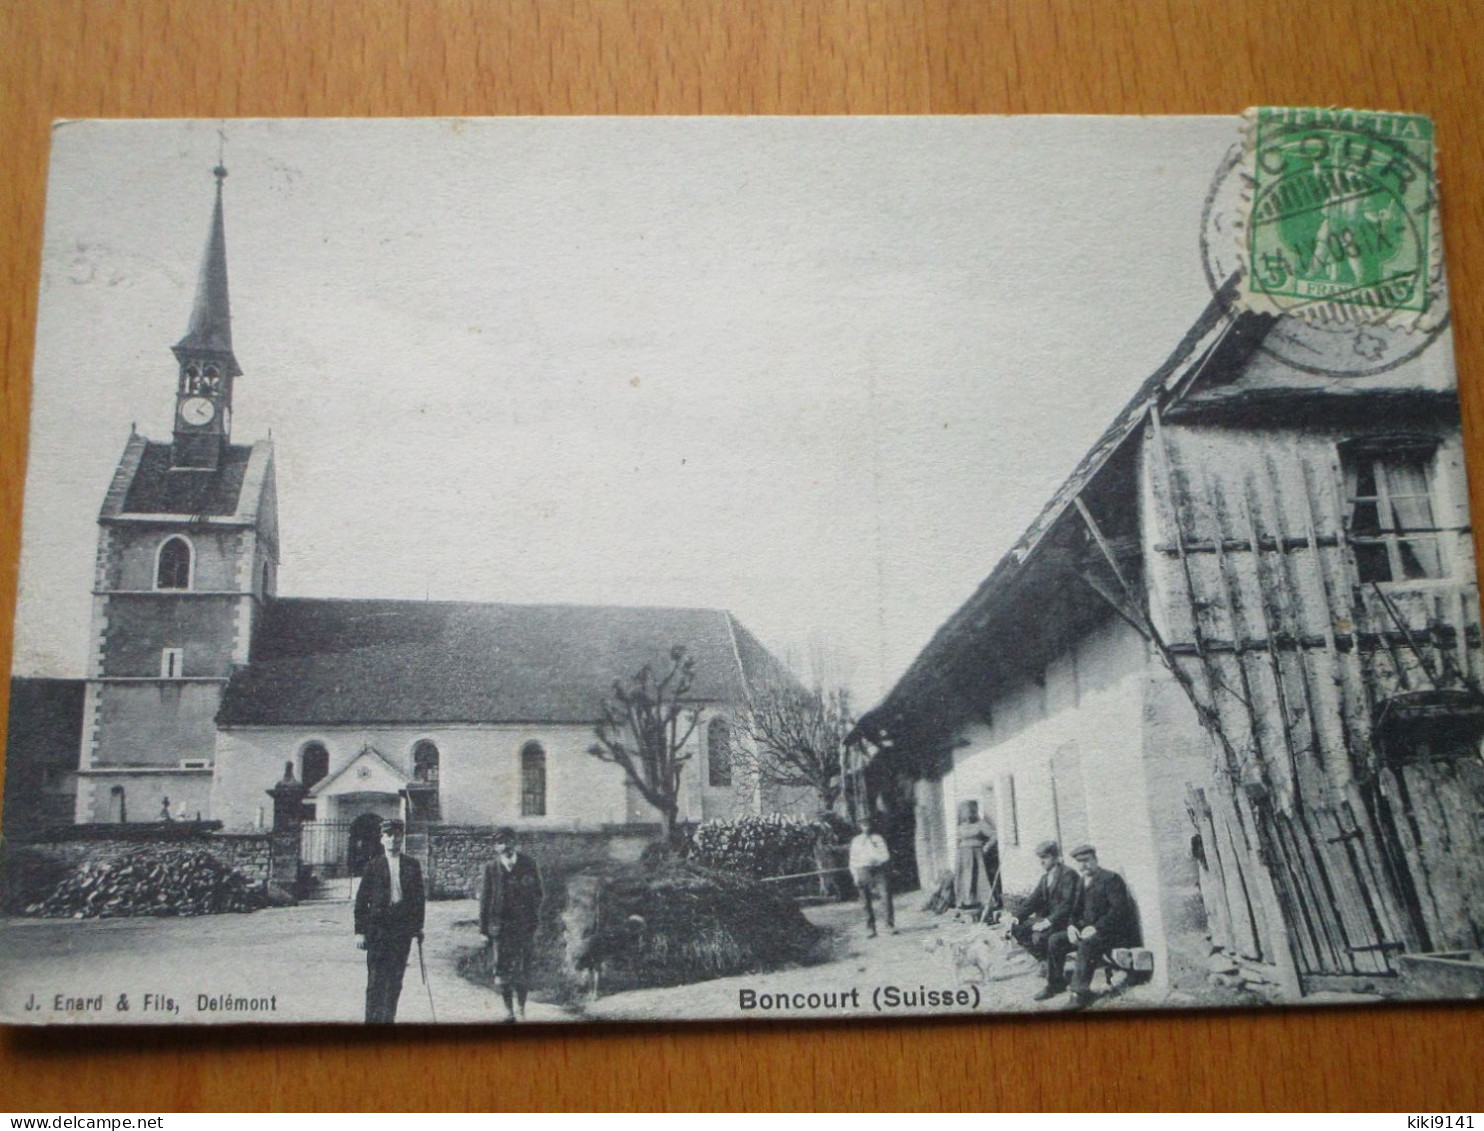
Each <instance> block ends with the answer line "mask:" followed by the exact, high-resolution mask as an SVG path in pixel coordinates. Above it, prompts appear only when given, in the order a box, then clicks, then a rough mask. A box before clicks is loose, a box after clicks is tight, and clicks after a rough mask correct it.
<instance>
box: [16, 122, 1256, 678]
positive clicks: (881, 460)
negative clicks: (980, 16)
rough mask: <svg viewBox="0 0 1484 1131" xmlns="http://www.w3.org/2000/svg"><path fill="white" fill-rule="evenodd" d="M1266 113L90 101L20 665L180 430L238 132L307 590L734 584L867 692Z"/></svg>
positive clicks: (1194, 310) (62, 149)
mask: <svg viewBox="0 0 1484 1131" xmlns="http://www.w3.org/2000/svg"><path fill="white" fill-rule="evenodd" d="M223 135H224V138H225V140H224V141H223ZM1237 137H1238V134H1237V119H1235V118H1207V119H1199V118H1142V119H1140V118H855V119H844V118H812V119H811V118H750V119H749V118H649V119H633V118H630V119H615V118H607V119H596V118H587V119H584V118H568V119H549V118H548V119H472V120H470V119H459V120H402V121H376V122H373V121H353V120H336V121H292V120H285V121H229V122H226V123H220V122H215V121H209V122H206V121H203V122H170V121H154V122H73V123H65V124H60V125H58V126H57V127H56V128H55V130H54V133H53V152H52V167H51V177H50V187H49V196H48V202H47V216H46V234H45V249H44V252H43V263H42V282H41V302H40V313H39V318H38V330H37V343H36V354H35V358H36V360H35V369H34V379H33V394H32V421H31V440H30V456H29V467H28V472H27V484H26V501H25V512H24V519H23V536H22V547H23V549H22V561H21V575H20V598H19V607H18V610H17V619H16V638H15V660H14V670H15V672H16V674H18V675H37V676H74V677H75V676H81V675H83V674H84V673H85V671H86V654H87V647H88V632H89V617H90V614H91V596H90V588H91V583H92V577H91V574H92V561H93V553H94V549H95V546H96V540H97V525H96V520H97V514H98V508H99V507H100V505H101V503H102V500H103V494H104V491H105V489H106V487H107V485H108V482H109V479H110V477H111V474H112V472H113V469H114V467H115V465H116V463H117V460H118V457H119V455H120V453H121V452H122V450H123V446H124V443H125V441H126V440H127V438H128V435H129V429H130V426H131V423H132V424H136V425H137V427H138V429H139V430H140V431H141V432H143V433H144V434H145V435H147V436H149V437H151V438H153V439H159V440H168V439H169V437H170V429H171V424H172V415H173V411H174V387H175V376H176V370H175V362H174V359H173V357H172V356H171V354H170V351H169V347H170V345H171V344H172V343H174V342H175V341H176V340H178V339H179V338H180V337H181V335H182V334H183V333H184V332H185V328H186V323H187V320H188V317H189V314H190V309H191V300H192V296H193V294H194V289H195V282H196V275H197V271H198V268H199V264H200V259H201V254H202V251H203V248H204V246H205V241H206V235H207V228H208V223H209V220H210V215H211V204H212V193H213V184H214V182H213V179H212V175H211V169H212V167H213V166H214V165H215V164H216V163H217V160H218V155H219V153H220V154H222V155H223V157H224V160H225V164H226V166H227V168H228V170H229V174H230V175H229V176H228V178H227V181H226V185H225V197H224V199H225V213H226V231H227V263H228V270H229V274H230V286H231V299H232V316H233V317H232V332H233V340H234V345H235V349H236V354H237V358H238V361H239V362H240V363H241V365H242V368H243V370H244V376H243V377H241V378H240V379H239V380H238V382H237V384H236V387H235V392H234V406H233V408H234V412H233V421H232V430H233V440H234V441H235V442H237V443H248V442H251V441H253V440H255V439H258V438H260V437H263V436H266V435H268V434H269V433H270V432H271V435H272V438H273V441H274V445H275V457H276V462H277V478H278V491H279V506H280V520H279V522H280V532H281V547H282V562H281V566H280V571H279V592H280V593H281V594H282V595H284V596H319V597H395V598H413V599H423V598H426V599H432V600H469V601H508V602H518V603H571V604H633V605H667V606H704V607H713V608H726V609H730V610H731V611H732V612H733V613H734V614H736V616H737V617H738V618H739V619H740V620H741V622H742V623H743V624H744V625H746V626H747V627H748V628H749V629H751V630H752V632H754V633H755V634H756V635H757V636H758V637H759V638H760V639H761V640H762V641H763V642H764V643H765V644H766V645H767V646H768V647H769V648H770V649H772V650H773V651H774V652H775V653H776V654H777V655H779V656H780V657H782V658H784V659H786V660H788V661H789V662H790V663H792V664H793V665H794V666H795V668H796V670H799V671H800V673H801V674H803V675H805V676H806V677H807V676H810V675H812V674H813V673H812V672H811V670H810V669H811V668H812V667H814V666H816V665H817V664H818V662H819V661H818V659H817V658H818V657H821V656H822V657H824V667H825V669H826V670H825V671H824V672H823V673H822V674H824V675H825V676H826V677H827V678H830V679H831V680H835V681H844V682H845V683H847V684H848V685H849V686H850V687H851V688H852V689H853V691H854V693H855V697H856V702H857V703H858V704H859V705H861V706H865V705H869V704H870V703H873V702H875V701H876V700H877V699H878V698H879V697H880V696H881V695H882V694H883V693H884V692H885V691H886V690H888V689H889V688H890V686H891V684H892V683H893V682H894V681H895V680H896V678H898V677H899V676H900V675H901V673H902V672H903V671H904V670H905V669H906V667H907V666H908V665H909V664H910V663H911V661H912V660H913V658H914V657H915V656H916V655H917V653H918V652H919V651H920V650H921V648H922V647H923V645H924V644H926V643H927V641H928V639H929V638H930V637H931V636H932V634H933V632H934V631H935V630H936V629H937V628H938V626H939V625H941V624H942V622H943V621H944V620H945V619H946V618H947V617H948V616H949V615H950V614H951V613H952V612H953V611H954V610H955V609H956V608H957V607H958V606H959V605H960V604H961V603H962V602H963V601H964V600H965V599H967V597H968V596H969V595H970V593H971V592H972V591H973V590H974V588H975V587H976V586H977V585H978V584H979V582H980V581H981V580H983V578H984V577H985V576H986V575H987V574H988V573H989V571H990V569H991V568H992V567H993V565H994V563H995V562H996V561H997V560H998V559H999V557H1000V556H1001V555H1002V554H1003V553H1004V552H1005V551H1006V550H1007V549H1008V548H1009V547H1010V546H1011V545H1012V544H1013V543H1014V541H1015V540H1016V538H1017V537H1018V536H1019V535H1020V533H1021V532H1022V531H1023V530H1024V529H1025V528H1026V526H1027V525H1028V524H1029V523H1030V521H1031V520H1032V519H1033V518H1034V517H1035V515H1036V513H1037V512H1038V511H1039V510H1040V509H1041V507H1042V506H1043V505H1044V504H1045V502H1046V501H1047V499H1048V498H1049V497H1050V496H1051V494H1052V492H1053V491H1054V490H1055V489H1056V487H1057V486H1058V484H1059V483H1060V482H1061V481H1062V480H1063V479H1064V478H1065V476H1066V475H1067V474H1068V472H1070V470H1071V469H1072V467H1073V466H1074V465H1075V464H1076V462H1077V460H1078V459H1079V458H1080V457H1081V455H1082V454H1083V453H1084V452H1085V451H1086V449H1087V448H1088V447H1089V446H1090V445H1091V443H1092V441H1093V440H1095V439H1096V437H1097V436H1098V435H1099V433H1101V431H1102V430H1103V429H1104V428H1105V427H1106V426H1107V424H1108V422H1109V421H1110V420H1111V419H1112V418H1113V416H1114V415H1115V414H1116V413H1117V411H1118V409H1119V408H1120V407H1122V405H1123V404H1124V402H1125V401H1126V400H1127V399H1128V398H1129V397H1130V396H1131V395H1132V393H1133V391H1134V390H1135V389H1136V388H1137V387H1138V385H1139V384H1140V382H1141V381H1142V380H1143V379H1144V377H1146V376H1147V375H1148V374H1149V373H1150V372H1151V371H1153V370H1154V369H1155V368H1156V367H1157V366H1158V365H1159V364H1160V362H1161V361H1163V360H1164V358H1165V357H1166V356H1167V355H1168V354H1169V353H1170V352H1171V351H1172V350H1173V349H1174V347H1175V345H1176V344H1177V343H1178V342H1179V340H1180V338H1181V336H1182V335H1183V334H1184V333H1185V331H1186V330H1187V329H1188V328H1189V326H1190V325H1191V323H1192V322H1194V321H1195V319H1196V318H1197V317H1198V316H1199V314H1200V313H1201V311H1202V309H1203V308H1204V307H1205V305H1206V304H1207V302H1208V301H1209V299H1210V292H1209V288H1208V286H1207V283H1206V280H1205V275H1204V272H1203V270H1202V266H1201V259H1200V245H1199V238H1200V219H1201V209H1202V205H1203V202H1204V199H1205V196H1206V193H1207V191H1208V189H1209V187H1210V184H1211V181H1212V179H1213V178H1214V176H1215V174H1216V171H1217V169H1218V167H1219V165H1220V163H1221V161H1222V158H1223V157H1224V156H1225V154H1226V153H1227V151H1228V149H1229V148H1230V147H1231V146H1232V145H1233V144H1234V143H1235V142H1236V141H1237ZM811 658H814V659H811Z"/></svg>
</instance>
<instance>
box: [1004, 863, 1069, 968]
mask: <svg viewBox="0 0 1484 1131" xmlns="http://www.w3.org/2000/svg"><path fill="white" fill-rule="evenodd" d="M1036 855H1037V856H1038V857H1039V858H1040V860H1041V872H1042V875H1041V878H1040V879H1039V880H1038V881H1036V887H1035V890H1033V891H1032V892H1031V897H1030V899H1028V900H1027V901H1026V903H1025V905H1024V906H1023V907H1022V908H1021V909H1020V914H1019V915H1018V916H1015V917H1013V918H1011V920H1010V937H1011V938H1013V939H1014V940H1015V941H1016V942H1018V943H1019V944H1020V945H1021V946H1023V947H1025V949H1026V950H1028V951H1030V952H1031V953H1032V954H1033V955H1035V956H1036V958H1038V959H1039V960H1040V961H1042V962H1045V961H1046V943H1047V940H1048V939H1050V938H1051V937H1052V936H1054V935H1059V934H1065V933H1066V929H1067V927H1068V926H1069V925H1070V924H1071V922H1072V911H1073V910H1074V909H1075V907H1076V905H1077V892H1078V890H1079V889H1080V888H1081V886H1082V882H1081V881H1080V880H1078V879H1077V873H1076V872H1074V871H1072V869H1070V868H1068V867H1067V866H1066V865H1065V864H1063V863H1062V862H1061V846H1060V845H1058V844H1057V843H1056V841H1054V840H1043V841H1042V842H1041V843H1040V844H1038V845H1036Z"/></svg>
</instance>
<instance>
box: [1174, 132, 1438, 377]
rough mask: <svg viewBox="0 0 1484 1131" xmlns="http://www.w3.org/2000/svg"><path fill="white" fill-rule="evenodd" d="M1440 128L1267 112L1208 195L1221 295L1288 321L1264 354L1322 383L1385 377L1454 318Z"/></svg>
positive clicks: (1209, 252)
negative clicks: (1441, 197)
mask: <svg viewBox="0 0 1484 1131" xmlns="http://www.w3.org/2000/svg"><path fill="white" fill-rule="evenodd" d="M1434 159H1435V145H1434V138H1433V126H1432V122H1431V121H1430V120H1429V119H1427V118H1426V117H1423V116H1420V115H1416V114H1391V113H1373V112H1362V111H1356V110H1342V109H1317V108H1301V107H1300V108H1295V107H1261V108H1255V109H1252V110H1249V111H1248V112H1247V113H1246V115H1245V116H1244V123H1243V137H1242V141H1241V143H1240V144H1239V145H1236V146H1234V147H1233V149H1232V152H1231V153H1230V154H1229V155H1228V158H1227V160H1226V161H1225V162H1224V163H1223V165H1222V167H1221V169H1220V171H1219V173H1218V175H1217V178H1216V182H1215V183H1214V184H1213V186H1212V190H1211V194H1210V197H1209V198H1208V201H1207V210H1206V217H1205V224H1204V226H1203V232H1202V245H1203V251H1204V256H1205V262H1206V269H1207V277H1208V281H1209V282H1210V283H1211V285H1212V287H1213V289H1215V290H1218V291H1219V290H1220V289H1221V288H1222V287H1223V286H1228V285H1230V286H1231V290H1230V292H1229V293H1230V296H1231V297H1230V300H1229V301H1230V303H1231V304H1232V305H1233V306H1234V308H1236V309H1240V310H1244V311H1249V312H1253V313H1260V314H1269V315H1273V316H1278V317H1280V318H1282V324H1281V328H1280V329H1279V330H1278V331H1277V332H1276V333H1274V334H1272V335H1270V336H1269V339H1268V341H1267V342H1266V343H1265V348H1266V349H1267V350H1268V351H1269V352H1271V353H1274V354H1276V355H1277V356H1279V357H1281V359H1282V360H1284V361H1285V362H1287V363H1289V364H1295V365H1298V366H1299V367H1300V368H1301V369H1305V370H1307V371H1309V372H1313V373H1319V374H1323V375H1327V376H1364V375H1367V374H1372V373H1381V372H1385V371H1387V370H1388V369H1390V368H1393V367H1395V366H1396V365H1399V364H1402V363H1403V362H1405V361H1406V360H1408V359H1409V358H1411V357H1414V356H1416V354H1417V353H1419V352H1420V351H1421V350H1423V349H1425V348H1426V347H1427V346H1428V345H1429V344H1430V343H1431V342H1432V341H1433V340H1434V338H1435V337H1436V336H1437V331H1438V330H1439V328H1440V327H1441V326H1442V325H1443V323H1444V321H1445V320H1446V317H1447V313H1446V312H1447V301H1446V296H1445V293H1444V286H1445V282H1444V276H1443V269H1442V246H1441V238H1440V226H1439V221H1438V215H1437V208H1438V193H1437V177H1436V173H1435V160H1434Z"/></svg>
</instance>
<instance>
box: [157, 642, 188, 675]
mask: <svg viewBox="0 0 1484 1131" xmlns="http://www.w3.org/2000/svg"><path fill="white" fill-rule="evenodd" d="M183 675H185V649H184V648H164V649H161V651H160V678H162V679H179V678H180V677H181V676H183Z"/></svg>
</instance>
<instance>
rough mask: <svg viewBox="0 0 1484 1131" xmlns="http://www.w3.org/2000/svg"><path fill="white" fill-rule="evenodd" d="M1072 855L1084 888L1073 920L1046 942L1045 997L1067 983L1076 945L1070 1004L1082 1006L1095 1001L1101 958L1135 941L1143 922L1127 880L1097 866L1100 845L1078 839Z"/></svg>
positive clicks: (1135, 942) (1068, 1006)
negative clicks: (1069, 959) (1094, 979)
mask: <svg viewBox="0 0 1484 1131" xmlns="http://www.w3.org/2000/svg"><path fill="white" fill-rule="evenodd" d="M1072 859H1073V860H1075V861H1077V867H1078V868H1079V869H1080V870H1081V872H1082V893H1081V895H1079V896H1078V898H1077V910H1076V912H1075V913H1074V914H1073V916H1072V925H1071V926H1070V927H1068V928H1067V929H1066V930H1065V931H1064V932H1062V933H1061V934H1058V935H1054V936H1052V938H1051V942H1050V944H1049V945H1048V947H1047V958H1046V989H1047V991H1048V992H1047V994H1046V996H1047V997H1050V996H1052V995H1053V994H1057V993H1060V992H1061V991H1062V990H1063V989H1065V988H1066V980H1065V978H1066V975H1065V974H1064V972H1063V970H1064V967H1065V965H1066V958H1067V955H1068V954H1070V953H1071V952H1072V951H1074V950H1075V951H1076V953H1077V964H1076V967H1075V968H1074V972H1073V974H1072V999H1071V1000H1070V1001H1069V1002H1067V1006H1066V1007H1067V1008H1068V1009H1083V1008H1085V1007H1086V1006H1087V1004H1088V1003H1089V1002H1091V1001H1092V972H1093V970H1094V969H1095V968H1096V966H1097V964H1098V961H1099V960H1100V959H1101V958H1102V957H1103V956H1104V955H1106V954H1107V953H1108V952H1109V951H1110V950H1112V949H1113V948H1114V947H1115V946H1137V945H1138V943H1139V923H1138V917H1137V915H1136V914H1135V912H1134V901H1133V899H1132V898H1130V896H1129V894H1128V885H1127V884H1125V883H1124V882H1123V877H1122V876H1120V875H1118V873H1116V872H1110V871H1108V870H1107V869H1106V868H1101V867H1099V866H1098V853H1097V849H1095V848H1094V847H1093V846H1092V845H1090V844H1079V845H1078V846H1077V847H1076V848H1074V849H1072ZM1038 1000H1039V995H1038Z"/></svg>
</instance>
